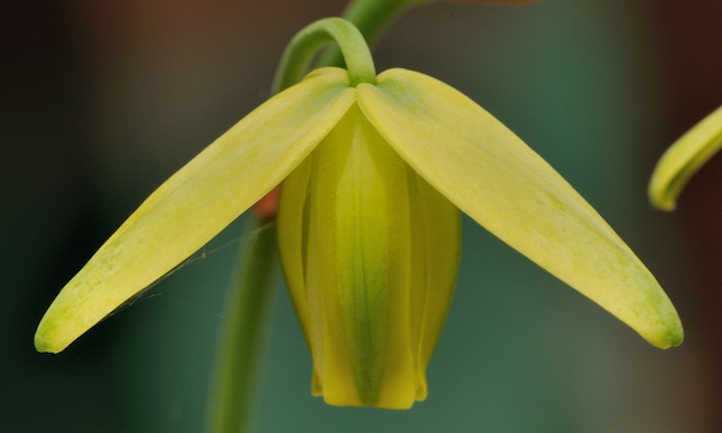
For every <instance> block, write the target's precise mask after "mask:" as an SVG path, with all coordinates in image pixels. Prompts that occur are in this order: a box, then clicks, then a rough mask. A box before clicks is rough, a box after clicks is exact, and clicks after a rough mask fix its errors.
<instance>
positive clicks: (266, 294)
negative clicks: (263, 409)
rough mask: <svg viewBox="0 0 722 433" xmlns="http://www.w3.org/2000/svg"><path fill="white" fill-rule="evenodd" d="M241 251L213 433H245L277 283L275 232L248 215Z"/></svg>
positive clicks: (213, 403)
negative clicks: (244, 242)
mask: <svg viewBox="0 0 722 433" xmlns="http://www.w3.org/2000/svg"><path fill="white" fill-rule="evenodd" d="M247 224H248V226H247V228H246V229H245V230H244V236H248V237H247V240H246V245H244V248H243V249H242V250H241V251H242V254H243V256H242V257H243V259H242V260H243V261H242V263H241V266H240V268H239V275H238V276H237V277H235V278H234V281H235V284H234V287H233V290H232V291H231V293H230V297H229V299H228V303H227V309H226V316H225V317H226V319H225V322H224V323H223V324H222V325H221V326H222V330H221V332H222V334H221V335H222V337H221V340H220V342H219V343H220V347H219V349H220V350H219V357H218V360H217V370H216V372H217V373H216V377H215V381H216V382H215V385H214V386H215V388H214V389H213V394H212V399H211V402H210V406H209V412H208V414H209V419H208V426H207V430H206V431H208V432H209V433H211V432H212V433H230V432H234V433H238V432H242V431H247V429H248V421H249V419H250V417H249V413H250V409H251V407H252V399H251V396H252V393H253V390H254V388H255V382H256V381H255V379H256V372H257V371H258V362H259V358H260V354H261V351H262V350H261V349H262V343H263V336H264V333H265V328H266V326H265V324H266V323H267V322H268V316H269V314H268V311H269V307H270V304H271V299H272V298H273V287H274V286H275V284H276V276H277V274H278V273H277V272H276V271H275V268H276V249H277V246H276V228H275V223H274V222H272V221H265V222H264V221H261V220H259V219H258V218H256V217H255V216H253V215H250V220H249V221H248V222H247Z"/></svg>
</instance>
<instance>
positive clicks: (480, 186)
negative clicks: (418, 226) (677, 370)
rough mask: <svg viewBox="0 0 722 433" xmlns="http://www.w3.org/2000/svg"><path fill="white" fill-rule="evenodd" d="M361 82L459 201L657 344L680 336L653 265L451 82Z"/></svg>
mask: <svg viewBox="0 0 722 433" xmlns="http://www.w3.org/2000/svg"><path fill="white" fill-rule="evenodd" d="M357 90H358V94H359V105H360V106H361V109H362V110H363V112H364V113H365V115H366V117H367V118H368V119H369V120H370V121H371V123H372V124H373V125H374V126H375V127H376V128H377V129H378V131H379V132H380V133H381V135H382V136H383V137H384V138H385V139H386V141H387V142H388V143H389V144H390V145H391V146H392V147H393V148H394V149H395V150H396V151H397V152H398V153H399V155H401V157H402V158H403V159H405V160H406V161H407V162H408V163H409V165H411V166H412V167H413V168H414V169H415V170H416V171H417V172H418V173H419V174H420V175H421V176H422V177H423V178H425V179H426V180H427V181H428V182H429V183H430V184H431V185H432V186H434V187H435V188H436V189H437V190H439V192H441V193H442V194H444V195H445V196H446V197H447V198H448V199H449V200H450V201H451V202H452V203H454V204H455V205H456V206H457V207H459V209H461V210H462V211H464V212H466V213H467V214H468V215H469V216H470V217H472V218H473V219H474V220H476V221H477V222H478V223H479V224H481V225H482V226H484V227H486V228H487V229H488V230H489V231H491V232H492V233H494V234H495V235H496V236H498V237H499V238H500V239H502V240H503V241H504V242H506V243H507V244H509V245H510V246H511V247H513V248H515V249H516V250H518V251H519V252H521V253H522V254H524V255H525V256H527V257H528V258H530V259H531V260H532V261H534V262H536V263H537V264H539V265H540V266H541V267H543V268H544V269H546V270H547V271H549V272H550V273H552V274H553V275H555V276H556V277H557V278H559V279H561V280H562V281H564V282H566V283H567V284H569V285H570V286H572V287H573V288H575V289H576V290H578V291H579V292H581V293H582V294H584V295H586V296H587V297H589V298H590V299H592V300H593V301H594V302H596V303H597V304H599V305H600V306H602V307H603V308H605V309H606V310H608V311H609V312H610V313H612V314H613V315H615V316H616V317H618V318H619V319H620V320H622V321H623V322H624V323H626V324H627V325H629V326H631V327H632V328H633V329H634V330H636V331H637V332H638V333H639V334H640V335H641V336H642V337H644V338H645V339H646V340H647V341H649V342H650V343H651V344H653V345H655V346H657V347H660V348H666V347H670V346H675V345H678V344H679V343H681V341H682V338H683V331H682V326H681V323H680V321H679V318H678V316H677V312H676V311H675V309H674V307H673V306H672V304H671V302H670V301H669V299H668V298H667V295H666V294H665V293H664V291H663V290H662V288H661V287H660V286H659V284H658V283H657V281H656V280H655V279H654V277H653V276H652V275H651V273H650V272H649V271H648V270H647V268H646V267H645V266H644V265H643V264H642V262H641V261H640V260H639V259H638V258H637V257H636V256H635V255H634V253H633V252H632V251H631V250H630V249H629V247H627V245H626V244H625V243H624V242H623V241H622V240H621V239H620V238H619V237H618V236H617V235H616V234H615V233H614V231H613V230H612V229H611V228H610V227H609V226H608V225H607V223H606V222H605V221H604V220H603V219H602V218H601V217H600V216H599V215H598V214H597V213H596V212H595V211H594V209H592V207H591V206H590V205H589V204H588V203H587V202H586V201H585V200H584V199H583V198H582V197H581V196H580V195H579V194H578V193H577V192H576V191H575V190H574V189H573V188H572V187H571V186H570V185H569V184H568V183H567V182H566V181H565V180H564V179H563V178H562V177H561V176H560V175H559V174H558V173H557V172H556V171H554V169H553V168H552V167H551V166H549V164H547V163H546V162H545V161H544V160H543V159H542V158H541V157H540V156H539V155H537V154H536V153H534V151H532V150H531V149H530V148H529V147H527V146H526V144H524V142H523V141H521V139H519V138H518V137H517V136H516V135H514V133H512V132H511V131H510V130H509V129H507V128H506V127H505V126H504V125H502V124H501V123H500V122H499V121H498V120H497V119H495V118H494V117H493V116H491V115H490V114H489V113H487V112H486V111H485V110H484V109H482V108H481V107H479V106H478V105H476V104H475V103H474V102H473V101H471V100H470V99H469V98H467V97H466V96H464V95H463V94H461V93H459V92H458V91H456V90H454V89H453V88H451V87H449V86H448V85H446V84H444V83H442V82H440V81H438V80H435V79H433V78H431V77H428V76H426V75H423V74H420V73H417V72H412V71H407V70H403V69H392V70H388V71H386V72H384V73H382V74H381V75H379V77H378V85H377V86H373V85H369V84H361V85H359V86H358V88H357Z"/></svg>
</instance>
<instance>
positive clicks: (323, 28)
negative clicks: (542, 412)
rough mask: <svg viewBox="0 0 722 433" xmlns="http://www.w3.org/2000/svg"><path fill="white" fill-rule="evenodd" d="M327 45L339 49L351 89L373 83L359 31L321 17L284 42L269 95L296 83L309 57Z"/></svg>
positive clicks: (368, 56) (373, 71)
mask: <svg viewBox="0 0 722 433" xmlns="http://www.w3.org/2000/svg"><path fill="white" fill-rule="evenodd" d="M331 42H335V43H336V44H337V45H338V47H339V48H340V50H341V54H342V55H343V58H344V61H345V62H346V67H347V70H348V77H349V84H350V85H351V86H353V87H355V86H356V85H357V84H359V83H372V84H373V83H376V68H375V66H374V61H373V58H372V57H371V51H369V47H368V45H366V40H365V39H364V37H363V35H362V34H361V32H359V30H358V29H357V28H356V27H355V26H354V25H353V24H351V23H350V22H349V21H346V20H345V19H343V18H323V19H321V20H318V21H316V22H314V23H311V24H309V25H308V26H306V27H304V28H303V29H301V31H299V32H298V33H296V36H294V37H293V39H291V42H289V43H288V46H287V47H286V50H285V51H284V52H283V56H282V57H281V63H280V64H279V66H278V69H277V71H276V76H275V77H274V79H273V87H272V88H271V89H272V90H271V93H277V92H280V91H281V90H283V89H285V88H287V87H289V86H291V85H293V84H296V83H297V82H299V81H300V80H301V79H302V78H303V76H304V75H305V74H306V70H307V69H308V66H309V65H310V64H311V61H312V60H313V56H314V55H316V53H317V52H318V50H320V49H321V48H323V47H324V46H325V45H327V44H329V43H331Z"/></svg>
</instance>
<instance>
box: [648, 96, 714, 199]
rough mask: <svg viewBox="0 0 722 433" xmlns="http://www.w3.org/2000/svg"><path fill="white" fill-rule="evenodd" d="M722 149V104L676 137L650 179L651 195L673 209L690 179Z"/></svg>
mask: <svg viewBox="0 0 722 433" xmlns="http://www.w3.org/2000/svg"><path fill="white" fill-rule="evenodd" d="M720 149H722V107H719V108H717V109H716V110H715V111H713V112H712V113H710V114H709V115H708V116H707V117H705V118H704V119H702V120H701V121H700V122H699V123H697V124H696V125H694V126H693V127H692V128H691V129H690V130H689V131H687V132H686V133H685V134H684V135H683V136H681V137H680V138H679V139H678V140H677V141H675V142H674V143H673V144H672V146H670V147H669V149H667V151H666V152H665V153H664V155H662V157H661V158H660V159H659V162H657V166H656V167H655V168H654V173H653V174H652V178H651V179H650V181H649V187H648V192H649V199H650V200H651V202H652V204H653V205H654V206H656V207H657V208H659V209H662V210H667V211H671V210H674V208H675V207H676V206H677V197H678V196H679V194H681V193H682V190H683V189H684V187H685V185H687V182H689V180H690V179H691V178H692V176H693V175H694V174H695V173H697V171H699V170H700V169H701V168H702V166H703V165H704V164H705V163H706V162H707V161H708V160H709V159H710V158H712V157H713V156H714V155H715V154H716V153H717V152H719V151H720Z"/></svg>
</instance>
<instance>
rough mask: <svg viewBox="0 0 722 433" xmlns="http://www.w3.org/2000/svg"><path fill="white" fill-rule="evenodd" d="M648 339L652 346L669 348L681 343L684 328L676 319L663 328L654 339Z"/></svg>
mask: <svg viewBox="0 0 722 433" xmlns="http://www.w3.org/2000/svg"><path fill="white" fill-rule="evenodd" d="M648 341H649V343H650V344H652V345H653V346H654V347H657V348H659V349H670V348H672V347H677V346H679V345H681V344H682V342H684V329H683V328H682V323H681V322H680V321H679V320H677V321H676V322H675V323H672V324H670V326H669V327H668V328H667V329H665V330H664V332H662V333H660V335H659V336H657V337H656V338H655V339H654V340H652V339H650V340H648Z"/></svg>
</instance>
